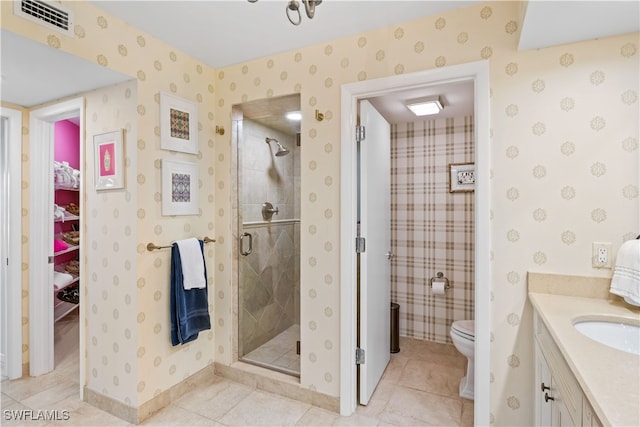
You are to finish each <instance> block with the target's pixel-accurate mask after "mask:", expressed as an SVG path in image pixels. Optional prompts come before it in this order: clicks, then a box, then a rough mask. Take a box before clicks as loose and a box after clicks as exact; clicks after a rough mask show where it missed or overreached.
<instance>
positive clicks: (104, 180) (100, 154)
mask: <svg viewBox="0 0 640 427" xmlns="http://www.w3.org/2000/svg"><path fill="white" fill-rule="evenodd" d="M123 133H124V130H123V129H120V130H117V131H113V132H107V133H102V134H99V135H94V137H93V150H94V166H95V187H96V190H116V189H119V188H124V155H123V146H122V145H123V142H122V140H123Z"/></svg>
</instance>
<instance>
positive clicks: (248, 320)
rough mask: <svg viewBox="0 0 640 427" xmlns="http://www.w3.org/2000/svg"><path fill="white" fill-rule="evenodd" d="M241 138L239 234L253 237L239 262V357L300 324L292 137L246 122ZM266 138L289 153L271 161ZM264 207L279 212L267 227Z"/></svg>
mask: <svg viewBox="0 0 640 427" xmlns="http://www.w3.org/2000/svg"><path fill="white" fill-rule="evenodd" d="M243 133H244V135H243V142H242V145H241V149H240V162H241V174H242V178H241V180H240V181H241V194H240V200H241V209H240V211H241V218H242V222H243V225H242V230H243V231H244V232H248V233H251V234H252V236H253V251H252V253H251V254H250V255H248V256H242V257H240V261H239V269H240V281H239V299H240V316H241V317H240V328H241V330H240V333H241V339H240V340H239V343H238V351H239V355H240V356H242V355H245V354H247V353H249V352H251V351H253V350H254V349H256V348H258V347H260V346H261V345H262V344H264V343H265V342H267V341H269V340H270V339H272V338H273V337H275V336H276V335H278V334H280V333H281V332H283V331H285V330H287V329H288V328H289V327H291V326H292V325H294V324H299V319H300V230H299V226H300V224H299V215H300V201H299V197H298V195H299V192H300V155H299V154H300V150H299V147H297V146H296V138H295V136H291V135H286V134H284V133H281V132H278V131H276V130H274V129H271V128H268V127H265V126H263V125H261V124H259V123H256V122H255V121H252V120H247V119H244V120H243ZM267 136H268V137H269V138H275V139H277V140H278V141H280V142H281V143H282V144H283V145H284V146H285V147H287V148H288V149H289V150H290V153H289V154H288V155H286V156H282V157H275V155H274V154H273V153H275V147H273V148H270V147H269V145H267V144H266V143H265V138H266V137H267ZM270 150H271V151H270ZM266 201H269V202H271V203H272V204H273V205H274V207H277V208H278V209H279V210H280V212H279V214H277V215H274V216H273V218H272V222H267V221H264V220H263V218H262V214H261V209H262V204H263V203H264V202H266Z"/></svg>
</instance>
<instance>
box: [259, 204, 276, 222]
mask: <svg viewBox="0 0 640 427" xmlns="http://www.w3.org/2000/svg"><path fill="white" fill-rule="evenodd" d="M279 212H280V210H279V209H278V208H274V207H273V205H272V204H271V203H269V202H264V203H263V204H262V218H263V219H264V220H265V221H269V220H270V219H271V217H272V216H273V214H276V215H278V213H279Z"/></svg>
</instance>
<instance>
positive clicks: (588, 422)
mask: <svg viewBox="0 0 640 427" xmlns="http://www.w3.org/2000/svg"><path fill="white" fill-rule="evenodd" d="M582 426H583V427H602V423H601V422H600V420H599V419H598V416H597V415H596V414H595V413H594V412H593V408H592V407H591V405H590V404H589V401H588V400H587V398H586V397H583V398H582Z"/></svg>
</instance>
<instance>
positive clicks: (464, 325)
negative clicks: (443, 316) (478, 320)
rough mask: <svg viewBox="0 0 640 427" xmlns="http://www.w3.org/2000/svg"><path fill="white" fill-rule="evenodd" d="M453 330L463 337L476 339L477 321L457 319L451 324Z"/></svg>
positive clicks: (471, 339)
mask: <svg viewBox="0 0 640 427" xmlns="http://www.w3.org/2000/svg"><path fill="white" fill-rule="evenodd" d="M451 332H452V333H454V334H456V335H458V336H459V337H460V338H463V339H467V340H470V341H475V340H476V333H475V322H474V321H473V320H456V321H455V322H453V323H452V324H451Z"/></svg>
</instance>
